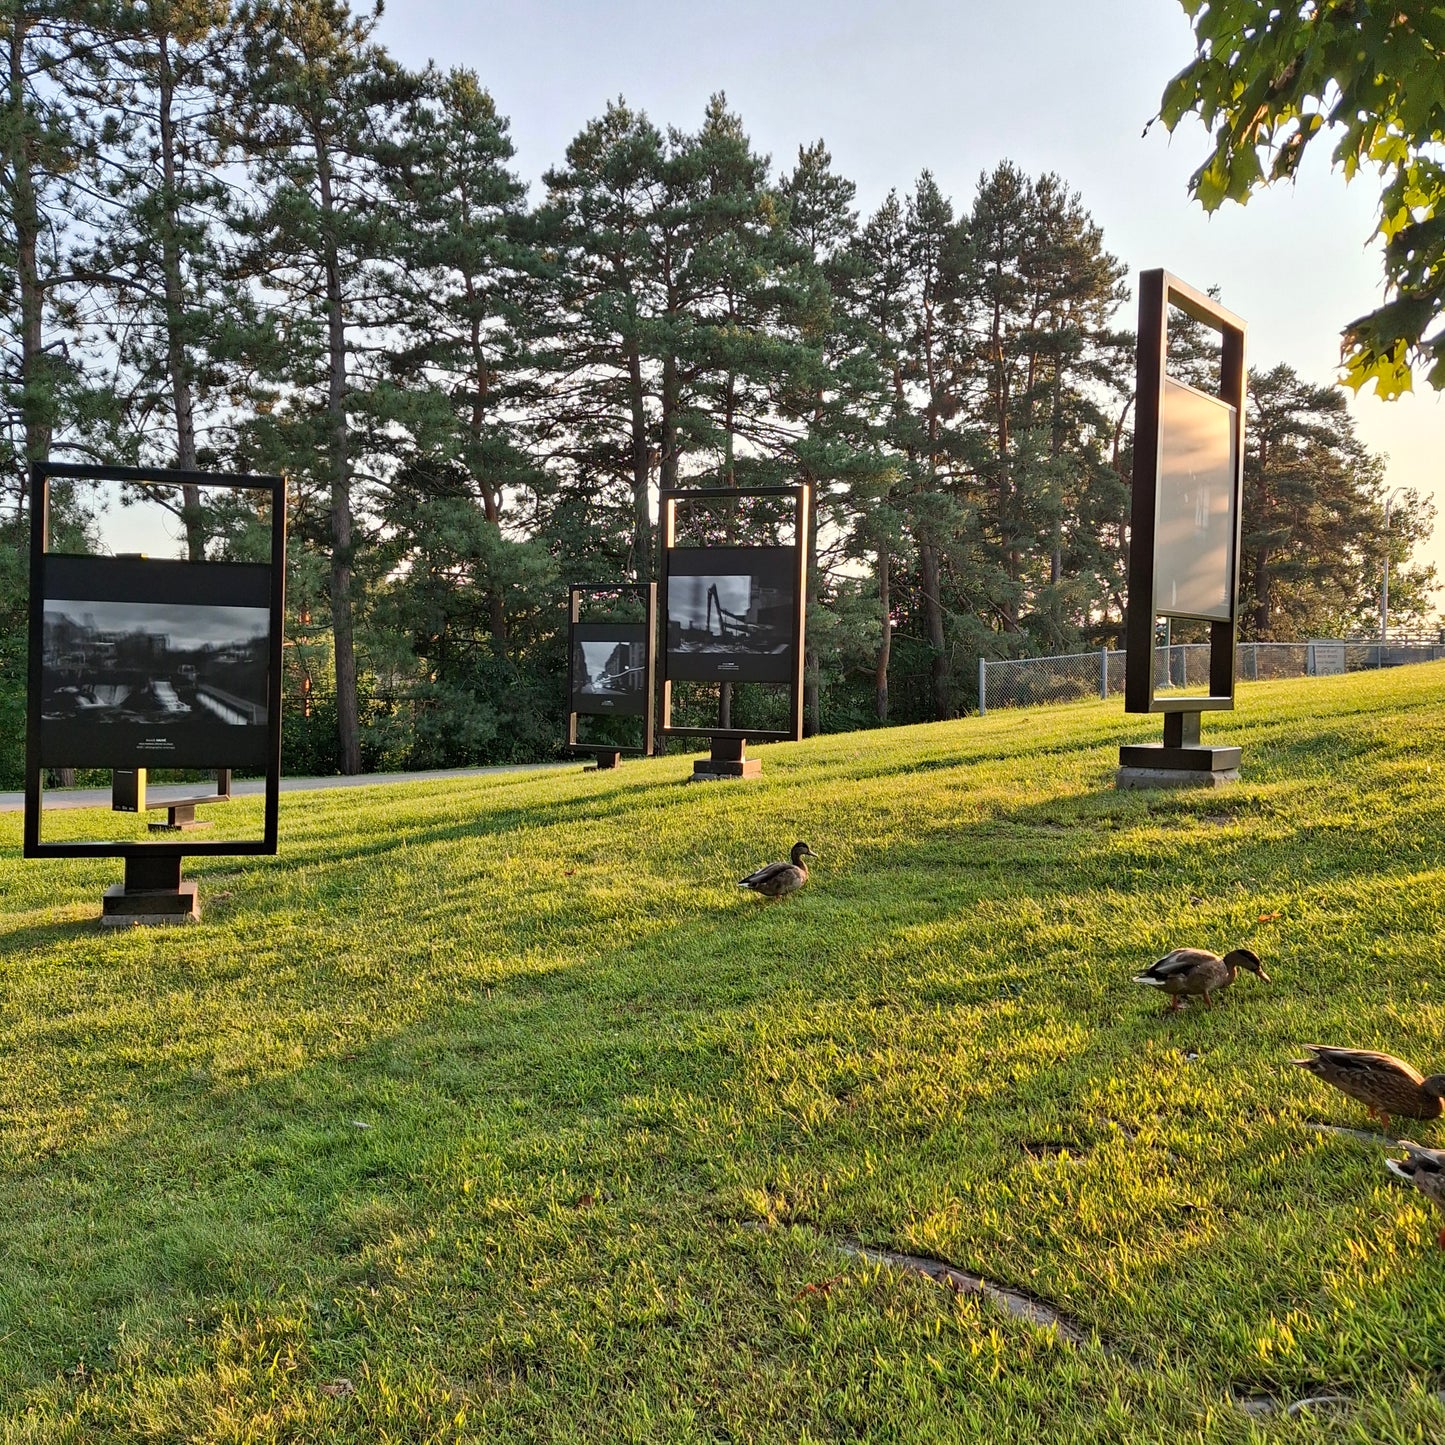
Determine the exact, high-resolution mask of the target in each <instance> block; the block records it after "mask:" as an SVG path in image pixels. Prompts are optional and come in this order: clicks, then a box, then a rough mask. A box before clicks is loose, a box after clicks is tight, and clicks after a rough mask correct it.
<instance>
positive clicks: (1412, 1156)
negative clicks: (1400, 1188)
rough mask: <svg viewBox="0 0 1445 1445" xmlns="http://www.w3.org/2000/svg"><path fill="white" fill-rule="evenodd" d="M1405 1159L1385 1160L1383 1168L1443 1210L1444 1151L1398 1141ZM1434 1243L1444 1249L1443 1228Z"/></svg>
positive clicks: (1444, 1204)
mask: <svg viewBox="0 0 1445 1445" xmlns="http://www.w3.org/2000/svg"><path fill="white" fill-rule="evenodd" d="M1400 1148H1402V1149H1403V1150H1404V1151H1405V1153H1406V1155H1407V1157H1406V1158H1404V1159H1386V1160H1385V1168H1386V1169H1388V1170H1389V1171H1390V1173H1391V1174H1393V1175H1395V1177H1396V1178H1398V1179H1404V1180H1406V1181H1407V1182H1408V1183H1410V1184H1413V1185H1414V1186H1415V1188H1416V1189H1418V1190H1419V1191H1420V1193H1421V1194H1423V1195H1424V1196H1425V1198H1426V1199H1433V1200H1434V1201H1435V1203H1436V1204H1438V1205H1439V1206H1440V1208H1441V1209H1445V1149H1426V1148H1425V1146H1424V1145H1423V1144H1412V1143H1411V1142H1410V1141H1409V1140H1408V1139H1401V1140H1400ZM1435 1240H1436V1243H1438V1244H1439V1246H1440V1248H1441V1249H1445V1228H1442V1229H1441V1231H1440V1233H1439V1234H1437V1235H1436V1236H1435Z"/></svg>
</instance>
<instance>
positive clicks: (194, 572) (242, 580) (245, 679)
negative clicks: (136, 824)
mask: <svg viewBox="0 0 1445 1445" xmlns="http://www.w3.org/2000/svg"><path fill="white" fill-rule="evenodd" d="M270 574H271V569H270V568H269V567H267V566H261V565H254V564H252V565H247V564H225V563H204V562H203V563H194V562H178V561H160V560H157V561H143V560H140V559H132V558H125V557H76V556H57V555H49V556H47V557H46V558H45V563H44V581H43V593H42V597H41V602H40V606H41V618H42V622H41V626H42V637H43V642H42V647H41V670H40V731H39V743H40V763H41V766H42V767H55V768H60V767H76V768H129V767H152V768H161V767H172V768H215V767H232V768H247V769H257V770H259V769H263V768H264V767H265V766H266V756H267V746H268V741H269V729H268V727H267V722H268V720H269V717H270V682H271V679H270V669H269V659H270V651H271V610H270V589H271V575H270Z"/></svg>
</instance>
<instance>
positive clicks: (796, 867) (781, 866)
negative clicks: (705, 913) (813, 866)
mask: <svg viewBox="0 0 1445 1445" xmlns="http://www.w3.org/2000/svg"><path fill="white" fill-rule="evenodd" d="M817 856H818V855H817V854H816V853H814V852H813V850H812V849H811V848H810V847H808V845H807V844H806V843H794V844H793V851H792V853H791V854H790V855H789V857H790V858H791V862H788V863H768V864H766V865H764V866H763V867H762V868H759V869H758V870H757V872H756V873H749V874H748V876H747V877H746V878H739V879H738V887H739V888H750V889H752V891H753V892H754V893H761V894H762V895H763V897H764V898H786V897H787V896H788V894H790V893H796V892H797V891H798V889H800V888H801V887H802V886H803V884H805V883H806V882H807V881H808V865H807V864H806V863H804V862H803V859H804V858H816V857H817Z"/></svg>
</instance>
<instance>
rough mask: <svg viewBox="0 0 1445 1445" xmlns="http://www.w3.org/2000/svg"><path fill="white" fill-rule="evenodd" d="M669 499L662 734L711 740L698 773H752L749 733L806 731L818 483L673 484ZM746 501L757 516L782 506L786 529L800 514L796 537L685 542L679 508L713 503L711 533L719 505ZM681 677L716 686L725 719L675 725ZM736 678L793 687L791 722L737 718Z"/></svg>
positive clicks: (783, 736)
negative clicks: (806, 646)
mask: <svg viewBox="0 0 1445 1445" xmlns="http://www.w3.org/2000/svg"><path fill="white" fill-rule="evenodd" d="M660 500H661V506H660V509H659V511H660V515H659V523H660V525H659V532H660V538H659V541H660V544H661V545H660V548H659V551H660V553H661V558H660V560H661V569H660V570H661V577H662V582H661V591H662V614H663V627H662V706H661V712H662V720H661V732H662V735H663V736H664V737H695V738H709V739H711V742H712V752H711V757H710V758H709V759H706V760H700V761H698V762H696V763H694V765H693V766H694V772H695V773H696V774H697V775H699V776H710V777H752V776H754V775H755V774H756V772H757V770H758V769H759V768H760V767H761V764H760V763H759V762H758V760H757V759H751V758H747V757H746V756H745V748H746V744H747V742H748V741H749V740H752V741H754V742H782V741H785V740H792V741H796V740H797V739H799V738H801V737H802V736H803V664H804V658H803V638H804V634H805V629H806V626H807V617H806V611H807V582H808V547H809V539H810V538H811V536H812V507H813V493H812V488H811V486H809V485H808V484H807V483H799V484H797V485H790V486H760V487H740V488H734V487H678V488H665V489H664V490H663V492H662V494H661V498H660ZM741 506H748V507H751V508H753V509H754V511H755V513H756V514H757V515H758V516H766V515H768V513H770V512H771V513H773V514H774V515H773V517H772V525H774V526H778V527H780V528H784V527H787V526H788V523H789V522H790V521H791V524H792V526H791V530H792V534H793V540H792V545H791V546H787V545H778V544H776V543H769V544H765V545H759V546H751V547H742V546H735V545H721V544H719V545H716V546H697V545H688V546H679V545H678V508H679V507H686V508H688V509H689V512H690V514H691V515H694V516H695V515H697V514H698V513H701V514H702V515H704V516H706V515H708V513H709V511H711V514H712V516H713V522H712V524H711V525H709V526H707V527H705V528H703V535H704V536H706V535H709V534H716V532H717V531H719V530H721V528H720V527H718V525H717V520H718V518H717V513H718V511H719V510H723V511H727V510H735V509H738V508H739V507H741ZM789 513H791V517H790V516H789ZM775 535H776V534H775ZM679 682H683V683H715V684H717V688H718V720H717V724H716V726H702V727H693V726H677V727H675V726H673V721H672V704H673V693H672V690H673V685H674V684H675V683H679ZM733 683H758V684H765V685H772V686H782V687H786V688H787V689H788V703H787V706H788V725H787V727H786V728H778V727H776V726H775V727H772V728H764V727H746V728H743V727H735V726H733V717H732V701H733V691H732V684H733Z"/></svg>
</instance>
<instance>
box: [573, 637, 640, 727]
mask: <svg viewBox="0 0 1445 1445" xmlns="http://www.w3.org/2000/svg"><path fill="white" fill-rule="evenodd" d="M627 632H631V633H636V634H637V636H635V637H627V636H624V635H623V634H624V633H627ZM641 632H642V629H641V628H640V627H633V628H618V629H614V630H613V631H612V633H611V635H610V636H608V637H590V638H578V637H574V640H573V643H572V710H573V712H609V713H640V712H641V711H642V708H643V697H644V693H645V691H646V686H647V644H646V643H645V642H644V641H643V639H642V636H641Z"/></svg>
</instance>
